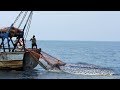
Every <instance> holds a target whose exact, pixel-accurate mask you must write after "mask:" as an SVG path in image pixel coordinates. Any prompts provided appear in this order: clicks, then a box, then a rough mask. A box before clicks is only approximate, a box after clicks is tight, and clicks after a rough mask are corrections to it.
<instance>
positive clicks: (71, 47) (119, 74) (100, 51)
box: [0, 40, 120, 79]
mask: <svg viewBox="0 0 120 90" xmlns="http://www.w3.org/2000/svg"><path fill="white" fill-rule="evenodd" d="M37 45H38V48H41V49H42V51H44V52H47V53H48V54H50V55H52V56H54V57H56V58H58V59H60V60H62V61H63V62H65V63H67V64H68V65H69V66H70V65H71V68H69V71H66V72H51V71H46V70H44V69H43V68H42V67H41V66H39V65H38V66H37V67H36V68H35V69H34V70H31V71H0V79H120V42H112V41H42V40H39V41H37ZM26 46H27V47H31V42H30V41H27V44H26ZM73 66H74V69H73V68H72V67H73ZM82 66H84V67H85V68H84V69H83V68H82ZM90 67H93V68H94V69H95V68H97V69H99V70H97V73H99V72H101V70H103V69H105V70H107V69H108V70H110V73H111V72H112V73H113V74H112V75H109V74H108V75H102V74H101V75H98V74H96V73H94V74H91V73H93V72H94V70H91V68H90ZM75 68H76V69H75ZM81 68H82V69H81ZM67 69H68V68H67ZM70 70H71V71H70ZM74 70H75V71H74ZM77 70H78V71H79V72H77ZM81 70H82V71H81ZM86 71H87V74H86ZM88 71H89V72H88ZM107 72H108V71H105V72H104V71H103V73H107Z"/></svg>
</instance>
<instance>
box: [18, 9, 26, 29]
mask: <svg viewBox="0 0 120 90" xmlns="http://www.w3.org/2000/svg"><path fill="white" fill-rule="evenodd" d="M27 12H28V11H26V12H25V14H24V15H23V18H22V20H21V22H20V24H19V26H18V28H20V26H21V24H22V23H23V21H24V19H25V17H26V15H27Z"/></svg>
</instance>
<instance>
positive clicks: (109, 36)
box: [0, 11, 120, 41]
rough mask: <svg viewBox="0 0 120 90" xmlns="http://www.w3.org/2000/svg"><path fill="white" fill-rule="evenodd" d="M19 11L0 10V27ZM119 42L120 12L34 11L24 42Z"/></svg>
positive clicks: (6, 23)
mask: <svg viewBox="0 0 120 90" xmlns="http://www.w3.org/2000/svg"><path fill="white" fill-rule="evenodd" d="M19 12H20V11H0V28H3V27H7V26H10V25H11V24H12V23H13V21H14V20H15V18H16V16H17V15H18V14H19ZM32 35H35V36H36V38H37V39H38V40H78V41H120V11H34V12H33V19H32V23H31V28H30V31H29V33H28V36H27V39H28V40H29V39H30V38H31V37H32Z"/></svg>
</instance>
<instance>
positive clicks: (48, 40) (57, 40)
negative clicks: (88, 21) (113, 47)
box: [27, 39, 120, 42]
mask: <svg viewBox="0 0 120 90" xmlns="http://www.w3.org/2000/svg"><path fill="white" fill-rule="evenodd" d="M38 40H39V41H90V42H94V41H95V42H120V41H112V40H111V41H110V40H40V39H38ZM27 41H29V40H27Z"/></svg>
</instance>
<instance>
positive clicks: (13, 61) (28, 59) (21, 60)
mask: <svg viewBox="0 0 120 90" xmlns="http://www.w3.org/2000/svg"><path fill="white" fill-rule="evenodd" d="M36 52H38V53H39V51H36ZM38 60H39V59H38ZM37 65H38V62H37V61H36V60H35V58H33V57H32V55H31V54H30V53H29V52H7V53H5V52H4V53H0V69H1V70H29V69H30V70H31V69H34V68H35V67H36V66H37Z"/></svg>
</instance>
